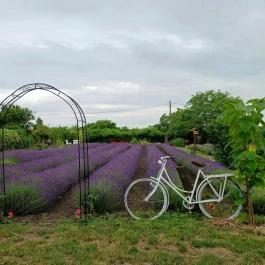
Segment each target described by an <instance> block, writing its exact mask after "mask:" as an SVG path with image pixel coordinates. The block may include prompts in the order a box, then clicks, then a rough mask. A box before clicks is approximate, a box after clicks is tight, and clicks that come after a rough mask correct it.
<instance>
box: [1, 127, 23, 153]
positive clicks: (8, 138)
mask: <svg viewBox="0 0 265 265" xmlns="http://www.w3.org/2000/svg"><path fill="white" fill-rule="evenodd" d="M20 141H21V138H20V136H19V134H18V133H17V132H16V131H15V130H9V129H4V147H5V149H7V150H11V149H14V148H15V147H16V146H17V145H18V144H19V143H20ZM0 148H2V138H0Z"/></svg>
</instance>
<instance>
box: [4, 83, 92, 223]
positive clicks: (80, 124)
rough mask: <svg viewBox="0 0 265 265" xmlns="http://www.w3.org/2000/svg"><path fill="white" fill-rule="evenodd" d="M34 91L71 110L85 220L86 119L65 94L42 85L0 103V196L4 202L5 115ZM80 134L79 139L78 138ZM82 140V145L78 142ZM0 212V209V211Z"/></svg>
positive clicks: (21, 91)
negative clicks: (42, 93)
mask: <svg viewBox="0 0 265 265" xmlns="http://www.w3.org/2000/svg"><path fill="white" fill-rule="evenodd" d="M34 90H42V91H47V92H50V93H51V94H53V95H55V96H57V97H58V98H60V99H62V100H63V101H64V102H66V103H67V105H68V106H69V107H70V108H71V109H72V111H73V113H74V116H75V119H76V129H77V132H78V167H79V172H78V183H79V194H80V195H79V207H80V209H81V208H83V209H84V215H85V218H86V217H87V213H88V203H89V201H88V200H89V158H88V144H87V142H88V141H87V140H88V134H87V127H86V125H87V124H86V117H85V114H84V112H83V110H82V108H81V107H80V105H79V104H78V103H77V102H76V101H75V100H74V99H73V98H72V97H70V96H68V95H67V94H66V93H64V92H62V91H61V90H59V89H57V88H55V87H53V86H50V85H47V84H43V83H33V84H28V85H25V86H22V87H20V88H18V89H17V90H15V91H14V92H13V93H11V94H10V95H9V96H7V97H6V98H5V99H4V100H3V101H2V102H1V103H0V108H1V112H0V125H1V130H2V131H1V136H0V137H1V139H2V141H1V143H2V144H1V145H2V146H1V158H0V159H1V178H0V195H1V194H2V195H3V198H4V201H5V195H6V176H5V146H4V137H5V136H4V120H5V117H6V114H7V113H8V111H9V109H10V108H11V106H12V105H13V104H14V103H15V102H17V101H18V100H19V99H20V98H22V97H23V96H25V95H26V94H28V93H30V92H31V91H34ZM80 133H81V137H80ZM81 139H82V143H80V140H81ZM3 208H4V209H2V210H3V212H4V213H5V212H6V209H5V203H4V207H3ZM0 210H1V209H0Z"/></svg>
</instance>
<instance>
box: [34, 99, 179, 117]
mask: <svg viewBox="0 0 265 265" xmlns="http://www.w3.org/2000/svg"><path fill="white" fill-rule="evenodd" d="M171 105H178V106H184V104H179V103H176V102H173V103H171ZM162 106H165V107H166V106H168V104H159V105H148V106H142V107H138V108H132V109H121V110H109V111H97V112H90V113H85V115H97V114H109V113H121V112H123V113H126V112H132V111H139V110H142V109H149V108H150V109H151V108H157V107H162ZM38 114H40V115H65V116H68V115H69V114H65V113H47V112H45V113H43V112H42V113H41V112H39V113H38ZM70 115H71V116H72V114H70Z"/></svg>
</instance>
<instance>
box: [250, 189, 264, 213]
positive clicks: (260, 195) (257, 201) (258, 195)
mask: <svg viewBox="0 0 265 265" xmlns="http://www.w3.org/2000/svg"><path fill="white" fill-rule="evenodd" d="M252 200H253V209H254V213H255V214H262V215H265V194H264V189H261V188H260V189H255V190H253V195H252Z"/></svg>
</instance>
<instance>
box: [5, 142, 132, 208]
mask: <svg viewBox="0 0 265 265" xmlns="http://www.w3.org/2000/svg"><path fill="white" fill-rule="evenodd" d="M128 148H129V145H128V144H119V145H118V144H111V145H104V146H102V145H101V146H100V147H98V148H92V149H91V150H90V149H89V159H90V160H89V162H90V172H93V171H94V170H95V169H96V168H97V167H99V166H102V165H103V164H105V163H106V162H107V161H108V160H110V159H111V158H112V157H113V156H115V155H117V154H119V153H121V152H124V151H125V150H127V149H128ZM66 149H67V151H65V150H64V149H60V151H61V153H58V152H55V155H54V156H52V157H51V158H43V159H35V160H36V161H35V164H34V160H31V159H29V156H27V159H26V162H24V163H20V164H17V165H14V166H7V167H6V179H7V191H8V190H9V193H10V196H11V195H12V194H13V195H12V196H11V197H12V198H13V199H10V200H9V203H12V204H11V205H10V206H9V208H10V209H12V208H15V207H16V206H15V205H16V200H15V199H14V198H16V194H15V193H17V189H15V188H14V187H17V186H20V187H22V186H24V187H25V186H30V187H32V188H33V189H34V190H35V191H36V192H38V194H40V197H41V201H42V202H43V206H44V207H48V206H50V205H51V204H52V203H53V202H54V201H55V200H57V199H58V198H59V197H60V196H61V195H62V194H63V193H64V192H66V191H67V190H68V189H69V188H70V187H71V186H73V185H74V184H76V183H77V181H78V176H79V173H78V172H79V170H78V157H77V156H75V155H73V154H72V153H71V152H72V151H73V150H72V151H71V152H70V153H68V151H69V150H70V149H71V148H70V149H69V150H68V148H66ZM73 149H75V147H74V148H73ZM40 152H41V151H40ZM65 152H66V153H65ZM52 153H53V154H54V152H52ZM69 154H71V156H70V157H65V156H64V155H68V156H69ZM36 156H37V157H39V156H38V155H36ZM81 159H82V158H81ZM41 161H42V162H43V161H45V162H47V161H48V165H45V164H44V163H43V165H40V164H41ZM53 161H54V162H53ZM52 166H53V167H52ZM31 169H32V170H31ZM25 190H26V189H24V192H22V193H21V194H24V195H23V196H24V201H26V200H28V198H29V197H30V195H29V194H27V192H25ZM23 196H22V195H21V196H20V198H21V199H20V201H21V202H20V203H23V199H22V198H23ZM32 199H33V198H32ZM34 200H35V199H34ZM0 204H1V202H0ZM0 208H1V205H0ZM36 210H37V209H36V208H35V209H33V208H32V209H31V212H34V211H36Z"/></svg>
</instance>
